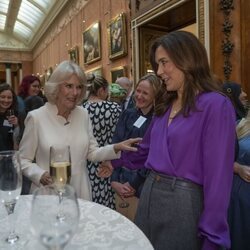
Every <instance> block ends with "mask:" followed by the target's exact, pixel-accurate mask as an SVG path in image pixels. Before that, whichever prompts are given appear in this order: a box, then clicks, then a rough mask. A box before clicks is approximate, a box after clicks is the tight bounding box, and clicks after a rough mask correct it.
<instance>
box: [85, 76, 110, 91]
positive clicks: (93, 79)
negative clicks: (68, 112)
mask: <svg viewBox="0 0 250 250" xmlns="http://www.w3.org/2000/svg"><path fill="white" fill-rule="evenodd" d="M87 84H88V85H89V87H88V89H89V94H90V95H97V91H98V89H100V88H104V89H106V88H107V87H108V86H109V83H108V81H107V80H106V79H105V78H104V77H102V76H100V75H94V74H89V75H87Z"/></svg>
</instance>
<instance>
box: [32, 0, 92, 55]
mask: <svg viewBox="0 0 250 250" xmlns="http://www.w3.org/2000/svg"><path fill="white" fill-rule="evenodd" d="M87 1H88V0H78V1H76V0H75V1H70V3H71V5H70V6H69V7H68V8H66V11H64V12H63V13H62V14H61V13H60V15H58V16H59V18H58V19H56V20H55V24H54V25H52V28H50V29H49V30H48V31H47V32H46V33H45V39H44V40H43V39H42V40H43V44H40V47H39V49H38V50H37V51H36V55H34V58H35V57H36V56H37V55H39V54H40V53H41V52H42V51H43V50H44V49H46V47H47V46H48V45H49V44H50V43H51V42H52V41H53V40H54V38H55V37H56V36H57V35H58V34H59V33H60V32H61V31H62V30H63V29H64V28H65V27H66V26H67V25H68V24H69V23H70V22H71V21H72V19H73V18H74V17H75V16H76V15H77V14H78V13H79V12H80V10H81V9H82V8H83V7H84V6H85V5H86V3H87Z"/></svg>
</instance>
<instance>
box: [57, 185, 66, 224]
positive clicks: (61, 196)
mask: <svg viewBox="0 0 250 250" xmlns="http://www.w3.org/2000/svg"><path fill="white" fill-rule="evenodd" d="M57 192H58V197H59V211H58V214H57V216H56V217H57V219H58V220H59V221H64V220H65V215H64V214H63V210H62V201H63V193H64V190H63V189H59V190H58V191H57Z"/></svg>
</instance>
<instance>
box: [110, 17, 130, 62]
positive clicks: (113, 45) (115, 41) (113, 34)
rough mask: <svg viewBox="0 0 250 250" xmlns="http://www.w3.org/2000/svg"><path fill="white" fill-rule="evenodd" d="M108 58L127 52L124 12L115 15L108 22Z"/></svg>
mask: <svg viewBox="0 0 250 250" xmlns="http://www.w3.org/2000/svg"><path fill="white" fill-rule="evenodd" d="M108 44H109V59H111V60H113V59H117V58H120V57H122V56H125V55H126V54H127V29H126V16H125V13H121V14H119V15H117V16H116V17H115V18H113V19H111V21H110V22H109V24H108Z"/></svg>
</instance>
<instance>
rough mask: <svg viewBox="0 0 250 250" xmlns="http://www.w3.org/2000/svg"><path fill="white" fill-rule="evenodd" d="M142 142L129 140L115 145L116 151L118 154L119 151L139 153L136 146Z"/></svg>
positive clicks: (137, 139)
mask: <svg viewBox="0 0 250 250" xmlns="http://www.w3.org/2000/svg"><path fill="white" fill-rule="evenodd" d="M141 140H142V138H130V139H128V140H125V141H122V142H119V143H116V144H114V150H115V152H116V153H118V152H119V151H134V152H136V151H137V147H136V145H137V144H138V143H139V142H140V141H141Z"/></svg>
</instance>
